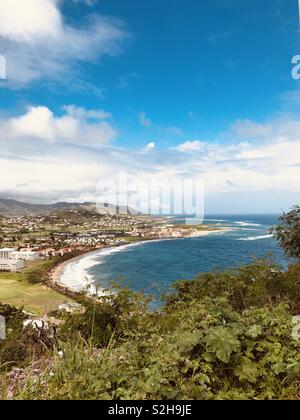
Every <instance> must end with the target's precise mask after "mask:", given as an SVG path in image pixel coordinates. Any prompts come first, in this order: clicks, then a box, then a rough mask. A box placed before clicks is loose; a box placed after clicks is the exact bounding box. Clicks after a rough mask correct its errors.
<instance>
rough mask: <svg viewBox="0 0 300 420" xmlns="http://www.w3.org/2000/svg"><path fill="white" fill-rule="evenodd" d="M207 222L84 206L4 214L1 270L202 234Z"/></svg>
mask: <svg viewBox="0 0 300 420" xmlns="http://www.w3.org/2000/svg"><path fill="white" fill-rule="evenodd" d="M208 230H215V229H212V228H211V227H210V228H209V227H207V226H204V225H199V226H198V225H197V226H186V225H176V224H172V223H170V221H169V220H168V219H163V218H160V217H150V216H144V215H135V216H132V215H127V214H123V215H122V214H99V213H97V212H93V211H87V210H83V209H79V210H68V211H57V212H52V213H49V214H46V215H36V214H29V215H21V216H13V217H4V216H1V217H0V246H1V247H2V249H0V271H20V270H22V269H23V268H24V267H25V264H26V261H33V260H37V259H39V258H46V257H59V256H64V255H66V254H68V253H72V252H85V251H89V250H94V249H98V248H103V247H107V246H111V247H112V246H119V245H124V244H128V243H131V242H134V241H142V240H155V239H168V238H170V239H171V238H184V237H190V236H199V235H201V233H202V234H203V233H204V232H207V231H208Z"/></svg>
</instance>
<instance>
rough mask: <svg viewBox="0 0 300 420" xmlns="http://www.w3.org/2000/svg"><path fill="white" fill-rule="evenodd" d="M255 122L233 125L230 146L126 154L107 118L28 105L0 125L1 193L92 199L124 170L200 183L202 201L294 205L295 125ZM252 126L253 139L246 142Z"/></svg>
mask: <svg viewBox="0 0 300 420" xmlns="http://www.w3.org/2000/svg"><path fill="white" fill-rule="evenodd" d="M256 124H257V123H255V122H252V123H251V122H250V121H248V120H247V121H244V122H243V121H237V122H236V123H234V124H233V125H232V127H231V129H230V130H229V132H230V133H231V136H232V139H234V140H232V141H226V142H218V141H213V142H208V141H204V140H187V141H185V142H182V143H181V144H179V145H178V146H177V147H172V148H163V147H159V148H157V147H156V144H157V142H156V143H154V142H150V143H149V144H148V145H147V146H146V147H143V148H141V149H140V150H132V149H130V150H129V149H126V148H120V147H117V146H116V145H115V144H114V143H112V140H113V139H114V138H115V137H116V136H117V132H116V130H115V129H114V127H113V125H112V122H111V115H110V113H109V112H106V111H104V110H86V109H84V108H79V107H76V106H74V105H69V106H65V107H64V109H63V113H62V115H55V114H54V113H53V112H52V111H51V110H50V109H48V108H46V107H31V108H29V109H27V111H26V112H25V113H24V114H23V115H20V116H17V117H14V118H8V119H2V120H1V121H0V132H1V136H0V144H1V148H0V150H1V151H0V177H1V178H2V179H5V183H2V187H1V188H2V189H1V191H0V194H1V195H6V196H8V195H9V196H16V197H20V194H21V195H22V196H23V197H24V196H26V195H27V196H30V197H32V198H33V199H34V198H35V200H36V201H41V199H42V197H44V201H46V200H45V197H46V198H47V199H48V201H49V200H50V199H51V200H53V201H56V200H72V199H73V200H87V199H88V200H92V199H96V198H97V192H96V185H97V184H98V182H99V181H101V179H103V178H110V179H111V178H112V177H113V176H114V175H115V174H116V173H118V171H128V172H129V174H130V176H131V177H132V179H134V180H145V179H148V178H149V177H155V178H156V179H157V180H159V181H160V182H162V183H164V184H165V185H168V183H169V182H171V181H174V180H177V179H182V178H194V177H196V178H198V179H199V178H200V179H203V180H204V182H205V190H206V195H207V197H208V201H209V197H225V196H224V194H225V195H226V194H228V197H231V198H230V200H233V197H234V196H235V197H236V203H239V201H238V197H241V194H242V195H243V196H244V195H245V194H246V195H247V194H248V197H252V199H253V200H255V197H256V199H257V200H261V197H264V200H263V201H264V202H265V201H268V200H269V198H270V200H271V199H272V197H273V198H274V197H279V196H281V197H283V196H284V197H287V195H288V194H292V197H293V199H294V197H295V196H296V195H297V194H298V195H300V186H299V179H300V134H299V133H300V130H299V126H300V121H299V120H298V119H293V118H290V117H289V116H285V117H284V116H280V117H278V118H277V119H274V120H273V121H267V122H266V123H265V124H261V123H260V126H259V129H257V125H256ZM253 127H254V128H255V132H256V136H257V137H256V138H255V139H254V140H251V139H250V138H251V137H252V136H253V135H254V133H253ZM227 135H228V133H227ZM238 136H240V137H238ZM150 152H151V153H150ZM8 174H9V176H8ZM276 191H277V192H278V191H285V192H286V193H285V195H282V194H277V195H276ZM272 200H273V199H272ZM272 200H271V201H270V202H272V203H273V204H272V205H274V207H273V210H276V207H275V204H274V200H275V199H274V200H273V201H272ZM211 202H215V203H219V202H220V201H219V200H215V199H214V200H212V201H211ZM247 203H249V200H247ZM262 204H263V203H262ZM290 204H292V203H289V205H290ZM280 205H282V201H280ZM240 206H241V205H240V204H239V208H240ZM278 206H279V204H278ZM253 207H254V208H256V209H259V208H260V207H259V203H258V202H255V201H254V204H253ZM263 209H264V210H265V207H263ZM244 210H247V208H245V209H244ZM248 210H249V209H248ZM277 210H280V208H279V207H278V208H277ZM214 211H218V209H214Z"/></svg>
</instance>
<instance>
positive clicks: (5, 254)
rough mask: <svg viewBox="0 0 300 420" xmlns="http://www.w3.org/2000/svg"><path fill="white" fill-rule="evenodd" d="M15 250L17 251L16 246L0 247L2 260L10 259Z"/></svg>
mask: <svg viewBox="0 0 300 420" xmlns="http://www.w3.org/2000/svg"><path fill="white" fill-rule="evenodd" d="M14 252H17V249H16V248H2V249H0V260H9V259H10V258H12V255H13V253H14Z"/></svg>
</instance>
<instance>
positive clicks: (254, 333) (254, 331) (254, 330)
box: [247, 325, 262, 338]
mask: <svg viewBox="0 0 300 420" xmlns="http://www.w3.org/2000/svg"><path fill="white" fill-rule="evenodd" d="M261 334H262V327H261V326H260V325H253V326H252V327H250V328H249V330H248V331H247V336H248V337H251V338H257V337H259V336H260V335H261Z"/></svg>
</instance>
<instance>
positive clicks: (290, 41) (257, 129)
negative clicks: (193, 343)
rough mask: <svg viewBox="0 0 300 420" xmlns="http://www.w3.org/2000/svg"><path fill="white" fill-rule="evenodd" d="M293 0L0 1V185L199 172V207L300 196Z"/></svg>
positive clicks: (91, 185) (44, 194) (88, 196)
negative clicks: (1, 68) (1, 61)
mask: <svg viewBox="0 0 300 420" xmlns="http://www.w3.org/2000/svg"><path fill="white" fill-rule="evenodd" d="M298 16H299V11H298V1H297V0H263V1H261V0H260V1H258V0H257V1H256V0H216V1H214V2H207V1H204V0H203V1H202V0H184V1H183V0H151V1H146V0H127V1H124V0H22V2H20V1H19V0H0V55H2V56H3V57H4V58H5V60H6V66H7V78H6V80H0V177H1V183H0V196H2V197H10V198H17V199H23V200H27V201H31V202H55V201H94V200H95V197H96V198H98V197H97V194H98V192H97V185H99V182H100V183H101V180H102V179H105V178H109V177H113V174H116V173H118V172H119V171H125V170H126V171H127V172H128V173H129V176H130V177H131V178H133V179H146V178H148V177H149V176H151V177H154V178H155V179H157V180H160V182H162V183H168V182H169V180H172V181H174V180H177V179H178V180H179V179H182V178H201V179H202V180H203V181H204V184H205V204H206V212H207V213H219V214H222V213H263V212H274V213H279V212H280V211H281V210H282V209H285V210H286V209H288V208H289V207H290V206H291V205H293V204H297V203H298V204H299V202H300V182H299V181H300V80H294V79H293V78H292V75H291V73H292V68H293V65H292V57H293V56H295V55H300V27H299V20H298Z"/></svg>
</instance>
